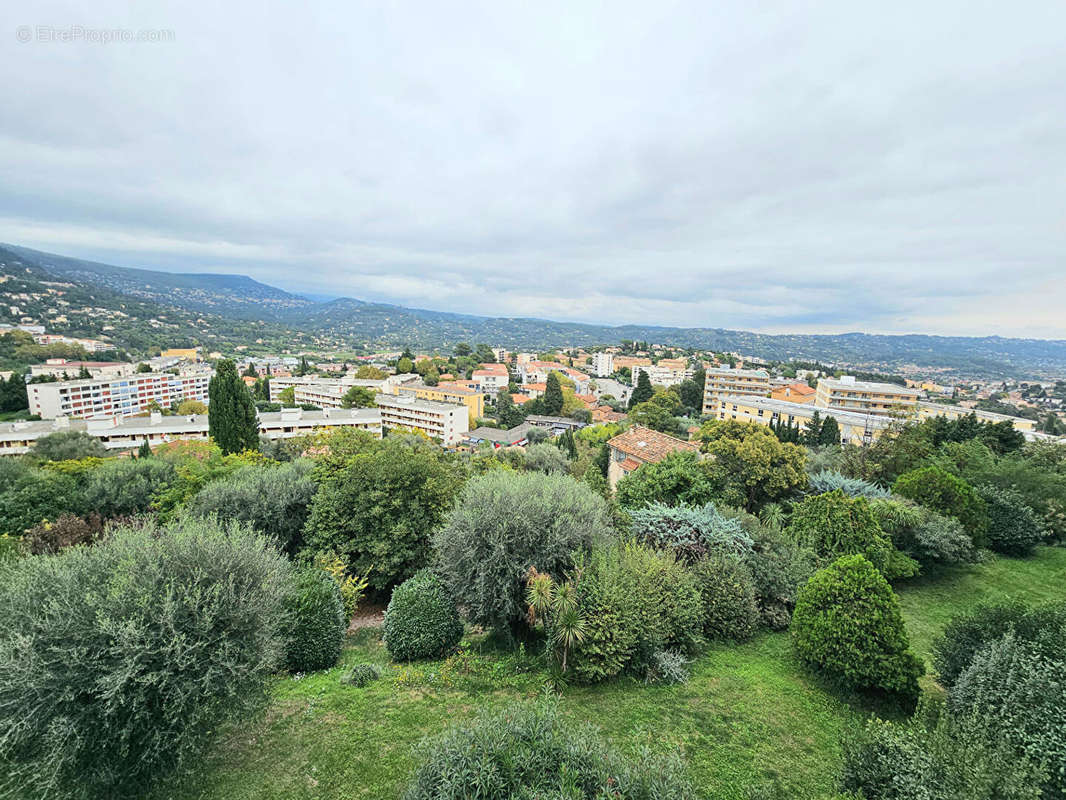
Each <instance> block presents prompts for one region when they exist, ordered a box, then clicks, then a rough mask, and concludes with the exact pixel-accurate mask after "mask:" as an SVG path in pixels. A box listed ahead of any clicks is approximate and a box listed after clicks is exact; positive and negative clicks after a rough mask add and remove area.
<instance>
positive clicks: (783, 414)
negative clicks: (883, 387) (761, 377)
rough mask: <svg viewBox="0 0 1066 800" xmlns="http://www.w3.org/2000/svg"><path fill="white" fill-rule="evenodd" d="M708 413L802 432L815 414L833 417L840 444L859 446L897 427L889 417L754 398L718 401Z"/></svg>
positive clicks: (738, 396) (721, 398) (746, 396)
mask: <svg viewBox="0 0 1066 800" xmlns="http://www.w3.org/2000/svg"><path fill="white" fill-rule="evenodd" d="M711 413H713V414H714V417H715V419H719V420H726V419H735V420H737V421H738V422H754V423H756V424H757V425H773V424H779V425H786V424H791V425H793V426H796V427H799V428H805V427H806V425H807V423H808V422H809V421H810V419H811V417H813V416H814V415H815V413H817V414H819V415H820V416H821V417H823V418H824V417H833V419H835V420H836V421H837V425H838V426H839V428H840V443H841V444H857V445H861V446H865V445H868V444H870V442H872V441H873V440H874V439H876V438H877V437H878V436H880V435H881V434H882V433H884V432H885V431H886V430H888V429H889V428H891V427H892V426H893V425H897V424H899V423H898V422H897V420H894V419H893V418H892V417H888V416H884V415H880V414H872V413H866V414H860V413H856V412H854V411H840V410H838V409H825V408H818V407H817V406H815V405H814V404H813V403H790V402H787V401H784V400H774V399H773V398H771V397H756V396H753V395H734V396H728V395H726V396H723V397H720V398H718V405H717V407H716V409H715V410H714V411H713V412H711Z"/></svg>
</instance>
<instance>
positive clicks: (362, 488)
mask: <svg viewBox="0 0 1066 800" xmlns="http://www.w3.org/2000/svg"><path fill="white" fill-rule="evenodd" d="M362 445H363V446H364V447H365V449H362V450H361V451H359V452H356V453H354V454H352V455H347V454H343V455H337V454H335V455H334V457H333V458H332V459H329V460H323V461H321V462H320V463H319V465H318V467H317V468H316V471H315V476H316V478H317V479H318V481H319V485H318V491H317V493H316V494H315V497H314V500H313V501H312V503H311V513H310V516H309V518H308V520H307V524H306V526H305V528H304V541H305V542H306V544H307V546H308V547H310V548H312V549H315V550H319V551H331V552H334V553H336V554H337V555H339V556H341V557H342V558H344V559H345V560H346V561H347V563H348V565H349V567H350V568H351V570H352V571H353V572H355V573H358V574H364V573H367V572H368V571H369V582H370V586H371V587H372V588H373V589H375V590H377V591H378V592H384V591H385V590H386V589H388V588H389V587H391V586H394V585H396V584H397V583H399V582H401V581H403V580H405V579H407V578H409V577H411V576H412V575H414V573H415V572H416V571H417V570H418V569H419V568H420V567H422V566H424V565H425V564H426V563H427V562H428V560H429V541H430V535H431V533H432V531H433V530H434V529H435V528H436V527H437V526H438V525H439V524H440V522H441V521H442V519H443V518H444V514H445V512H446V511H447V510H448V508H449V507H450V506H451V504H452V500H453V498H454V497H455V494H456V492H457V491H458V490H459V487H460V485H461V483H462V477H461V475H460V473H459V470H458V468H457V466H456V464H455V463H454V461H453V459H452V457H450V456H448V455H447V454H445V453H443V452H442V451H441V450H440V448H439V447H436V446H435V445H433V444H431V443H429V442H424V441H419V440H417V439H416V438H414V437H410V436H388V437H386V438H385V439H383V440H381V441H374V440H371V441H370V442H365V441H364V442H362ZM338 462H339V463H338Z"/></svg>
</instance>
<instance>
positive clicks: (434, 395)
mask: <svg viewBox="0 0 1066 800" xmlns="http://www.w3.org/2000/svg"><path fill="white" fill-rule="evenodd" d="M394 389H395V391H394V392H393V393H394V394H411V395H414V396H415V397H417V398H418V399H419V400H432V401H433V402H435V403H452V404H453V405H460V406H466V410H467V414H468V415H469V416H470V417H472V418H473V419H477V418H478V417H483V416H485V394H484V392H479V391H478V390H477V389H468V388H467V387H465V386H448V385H447V384H438V385H437V386H418V385H411V384H408V385H404V386H395V387H394Z"/></svg>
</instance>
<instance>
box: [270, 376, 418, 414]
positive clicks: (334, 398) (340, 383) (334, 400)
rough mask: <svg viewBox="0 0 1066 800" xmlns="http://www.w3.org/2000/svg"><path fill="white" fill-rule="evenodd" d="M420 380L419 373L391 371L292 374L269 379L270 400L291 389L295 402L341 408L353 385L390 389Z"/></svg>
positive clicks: (383, 390) (278, 398) (391, 390)
mask: <svg viewBox="0 0 1066 800" xmlns="http://www.w3.org/2000/svg"><path fill="white" fill-rule="evenodd" d="M415 383H421V378H420V377H419V376H418V375H415V374H410V375H390V376H389V377H387V378H382V379H381V380H370V379H363V378H350V377H348V376H344V377H341V378H323V377H320V376H318V375H302V376H301V375H292V376H286V377H277V378H271V379H270V402H272V403H280V402H281V393H282V392H283V391H285V390H286V389H292V390H293V395H294V399H295V402H296V403H307V404H311V405H316V406H319V407H320V408H340V404H341V398H343V397H344V395H345V394H346V393H347V391H348V390H349V389H351V388H352V387H353V386H362V387H363V388H365V389H369V390H370V391H372V392H385V393H392V392H395V391H396V387H398V386H403V385H405V384H415Z"/></svg>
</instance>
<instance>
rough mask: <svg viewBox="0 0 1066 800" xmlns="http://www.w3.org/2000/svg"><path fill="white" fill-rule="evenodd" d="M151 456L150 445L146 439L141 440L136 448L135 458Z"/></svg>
mask: <svg viewBox="0 0 1066 800" xmlns="http://www.w3.org/2000/svg"><path fill="white" fill-rule="evenodd" d="M151 457H152V445H150V444H149V443H148V439H145V440H144V441H143V442H141V446H140V447H139V448H137V458H151Z"/></svg>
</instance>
